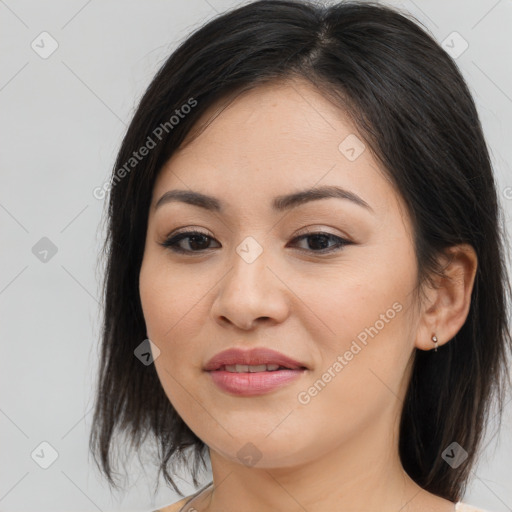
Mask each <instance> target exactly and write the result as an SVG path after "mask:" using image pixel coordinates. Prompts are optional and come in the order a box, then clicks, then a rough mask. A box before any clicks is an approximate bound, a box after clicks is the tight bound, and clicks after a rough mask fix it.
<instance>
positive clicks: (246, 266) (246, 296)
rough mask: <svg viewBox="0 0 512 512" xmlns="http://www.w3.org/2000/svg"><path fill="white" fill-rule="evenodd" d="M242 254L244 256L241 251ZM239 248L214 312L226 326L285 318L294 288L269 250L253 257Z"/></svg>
mask: <svg viewBox="0 0 512 512" xmlns="http://www.w3.org/2000/svg"><path fill="white" fill-rule="evenodd" d="M240 254H242V256H241V255H240ZM240 254H239V253H237V252H235V253H234V255H233V257H232V258H231V261H230V263H231V268H230V269H229V270H228V272H227V273H226V274H225V275H224V277H223V278H222V279H221V280H220V282H219V285H218V288H217V295H216V297H215V299H214V301H213V304H212V309H211V314H212V316H213V319H214V321H215V322H217V323H219V324H221V325H222V326H223V327H226V326H227V325H234V326H236V327H238V328H239V329H243V330H251V329H254V328H255V327H257V325H258V324H260V323H262V322H263V323H267V324H269V325H274V324H278V323H280V322H283V321H284V320H285V319H286V318H287V317H288V315H289V308H290V304H291V300H290V291H289V288H288V287H287V286H286V284H285V282H284V280H283V279H282V277H280V276H279V272H278V271H276V269H274V268H272V267H276V265H274V263H273V262H272V261H270V260H271V258H270V257H267V252H266V251H263V252H262V253H261V254H259V256H258V257H257V258H256V259H254V261H251V259H247V258H245V257H244V254H243V252H240Z"/></svg>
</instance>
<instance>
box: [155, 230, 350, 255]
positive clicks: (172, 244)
mask: <svg viewBox="0 0 512 512" xmlns="http://www.w3.org/2000/svg"><path fill="white" fill-rule="evenodd" d="M191 236H202V237H205V238H207V239H210V240H214V238H213V237H211V236H209V235H208V234H206V233H203V232H201V231H185V232H183V233H178V234H176V235H174V236H172V237H169V238H168V239H167V240H165V242H163V243H161V244H160V245H162V246H163V247H166V248H168V249H170V250H171V251H173V252H176V253H179V254H191V253H201V252H204V251H206V250H208V249H203V250H199V251H190V250H188V249H183V248H181V247H179V246H178V245H177V244H178V243H179V242H180V241H181V240H184V239H187V238H190V237H191ZM312 236H323V237H327V238H329V239H331V240H336V241H337V245H336V246H334V247H331V248H328V249H321V250H319V251H315V250H312V249H299V250H300V251H305V252H310V253H314V254H320V255H323V254H330V253H333V252H336V251H340V250H342V249H343V248H344V247H345V246H346V245H350V244H352V242H350V241H349V240H346V239H345V238H341V237H339V236H336V235H333V234H332V233H327V232H323V231H313V232H311V233H305V234H303V235H299V236H297V237H295V238H294V239H293V240H292V242H293V241H297V240H303V239H306V238H309V237H312Z"/></svg>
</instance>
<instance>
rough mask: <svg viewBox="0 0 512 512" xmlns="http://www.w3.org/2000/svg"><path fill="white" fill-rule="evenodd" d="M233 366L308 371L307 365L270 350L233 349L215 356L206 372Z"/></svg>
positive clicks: (208, 363) (207, 366)
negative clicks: (262, 366) (273, 367)
mask: <svg viewBox="0 0 512 512" xmlns="http://www.w3.org/2000/svg"><path fill="white" fill-rule="evenodd" d="M231 365H248V366H259V365H278V366H279V367H282V368H285V369H289V370H300V369H307V367H306V365H305V364H303V363H301V362H299V361H296V360H294V359H292V358H290V357H288V356H285V355H284V354H281V353H280V352H276V351H275V350H271V349H269V348H253V349H240V348H231V349H228V350H224V351H222V352H219V353H218V354H216V355H215V356H213V357H212V358H211V359H210V360H209V361H208V362H207V363H206V365H205V367H204V370H205V371H208V372H211V371H218V370H222V369H225V367H226V366H231Z"/></svg>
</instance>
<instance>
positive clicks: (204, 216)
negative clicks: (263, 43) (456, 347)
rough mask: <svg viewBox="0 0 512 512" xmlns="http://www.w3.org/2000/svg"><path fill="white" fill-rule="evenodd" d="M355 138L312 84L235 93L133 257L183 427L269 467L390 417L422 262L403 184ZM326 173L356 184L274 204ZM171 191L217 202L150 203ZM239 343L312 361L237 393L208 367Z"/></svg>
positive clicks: (329, 183)
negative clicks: (138, 259)
mask: <svg viewBox="0 0 512 512" xmlns="http://www.w3.org/2000/svg"><path fill="white" fill-rule="evenodd" d="M362 144H363V142H362V138H361V136H359V135H358V133H357V131H356V129H355V128H354V126H353V125H352V123H351V122H350V120H349V119H348V118H347V117H346V116H345V115H344V114H343V113H342V112H341V111H340V110H339V109H338V108H337V107H336V106H334V105H333V104H332V103H331V102H329V101H328V100H327V99H325V98H324V97H323V96H322V95H321V94H320V93H319V92H318V91H316V90H315V89H314V88H312V87H311V86H310V85H308V84H306V83H303V82H292V83H288V84H284V83H282V84H279V85H276V84H274V85H266V86H263V87H259V88H257V89H255V90H252V91H250V92H246V93H244V94H243V95H241V96H238V97H237V98H236V100H235V101H233V102H232V103H231V104H230V105H229V106H228V107H227V108H226V109H225V110H223V111H222V113H221V114H220V115H219V116H217V117H216V118H215V120H214V121H213V122H212V123H211V124H210V125H209V126H208V127H207V128H206V129H205V130H204V131H203V132H202V133H201V134H200V135H199V136H198V137H197V138H195V139H193V140H192V142H191V143H190V144H189V145H187V146H186V147H185V148H184V149H183V150H181V151H179V152H177V153H175V154H174V155H173V157H172V158H171V159H170V160H169V161H168V162H167V163H166V165H165V166H164V167H163V169H162V170H161V172H160V174H159V176H158V178H157V180H156V183H155V186H154V190H153V198H152V203H151V207H150V212H149V220H148V228H147V237H146V245H145V252H144V258H143V263H142V268H141V272H140V296H141V302H142V307H143V312H144V318H145V322H146V327H147V334H148V337H149V339H150V340H151V341H152V342H153V343H154V344H155V345H156V346H157V347H158V348H159V350H160V355H159V356H158V357H157V359H156V360H155V366H156V371H157V373H158V376H159V378H160V380H161V384H162V387H163V389H164V391H165V393H166V395H167V397H168V398H169V400H170V401H171V403H172V405H173V406H174V408H175V409H176V411H177V412H178V414H179V415H180V416H181V417H182V418H183V420H184V421H185V422H186V423H187V425H188V426H189V428H190V429H191V430H192V431H194V433H195V434H196V435H197V436H198V437H199V438H201V439H202V440H203V441H204V442H205V443H206V444H207V445H208V446H209V447H210V450H211V451H212V450H213V451H214V452H215V453H216V454H218V455H220V456H222V457H224V458H226V459H230V460H232V461H240V460H241V459H240V457H241V454H242V455H243V453H244V450H245V451H247V450H249V451H250V450H253V452H254V453H253V454H252V455H254V456H256V457H258V458H260V457H261V458H260V460H259V462H258V465H259V466H261V467H269V468H270V467H279V466H281V467H284V466H292V465H297V464H302V463H306V462H308V461H309V460H312V459H313V458H315V457H319V456H321V455H322V454H326V453H329V452H330V451H332V450H333V447H340V446H342V445H347V446H348V445H349V444H350V443H352V445H353V443H354V442H355V440H356V439H358V438H361V436H363V435H364V436H365V438H366V442H370V443H378V442H379V440H382V439H388V440H389V438H390V437H389V436H390V433H391V432H392V431H393V429H395V428H396V426H397V420H398V417H399V410H400V408H401V403H402V402H401V400H400V399H397V397H401V396H402V395H403V393H404V391H405V389H406V385H407V382H408V377H409V370H410V362H411V361H410V356H411V354H412V351H413V349H414V343H415V333H416V329H417V326H418V314H417V308H416V304H415V302H414V301H415V299H414V297H415V295H414V288H415V285H416V279H417V267H416V260H415V254H414V248H413V242H412V230H411V224H410V219H409V217H408V216H407V215H406V213H405V211H406V210H405V207H404V205H403V203H402V201H401V198H400V197H399V196H398V194H397V193H396V191H395V190H394V188H393V187H392V185H391V183H390V182H389V180H387V179H386V178H385V175H384V173H383V172H382V170H381V169H380V168H379V165H378V163H377V161H376V159H375V158H374V157H373V156H372V154H371V152H370V149H369V148H368V146H366V147H364V146H363V145H362ZM322 187H338V189H343V190H344V191H346V192H348V193H349V194H348V196H350V197H351V198H350V197H349V198H347V197H346V196H347V194H345V197H340V196H331V197H323V198H319V197H316V198H314V199H311V198H310V200H307V201H302V202H293V204H288V205H287V206H288V207H287V208H285V206H286V204H283V202H281V204H280V206H281V207H280V208H275V207H274V206H275V205H274V200H275V199H276V198H278V197H280V196H286V195H289V194H294V193H296V192H298V191H304V190H309V189H314V190H318V189H320V188H322ZM173 190H185V191H189V192H190V191H194V192H199V193H201V194H205V195H208V196H212V197H214V198H215V199H216V200H217V201H218V203H219V206H220V207H219V209H218V210H215V209H209V208H206V207H204V206H199V205H197V204H195V205H194V204H189V203H186V202H183V201H180V200H172V201H171V200H169V201H167V202H162V203H161V204H160V205H159V206H158V207H156V208H155V206H156V203H157V202H158V200H159V199H160V198H161V197H162V196H163V195H164V194H165V193H166V192H169V191H173ZM191 231H192V232H193V231H198V232H199V233H200V234H199V235H198V234H195V235H194V234H192V235H191V236H190V235H189V237H188V238H187V237H185V238H183V237H182V238H181V239H176V235H177V234H183V233H186V232H191ZM312 233H314V235H312ZM166 241H169V244H168V245H167V246H166V245H165V244H166ZM232 347H236V348H242V349H248V348H254V347H265V348H271V349H273V350H276V351H278V352H281V353H282V354H285V355H286V356H288V357H290V358H292V359H294V360H295V361H298V362H300V363H301V365H302V366H305V367H306V368H307V369H306V370H304V371H302V372H297V374H296V375H295V377H294V378H293V379H292V380H290V381H288V382H287V383H285V384H283V385H281V386H279V387H277V388H272V389H270V390H267V391H265V392H259V393H258V392H256V393H254V394H252V395H239V394H236V393H233V392H231V391H226V390H224V389H221V388H219V387H218V386H217V385H216V384H215V383H214V379H213V378H212V374H211V372H207V371H205V370H204V367H205V365H206V363H207V362H208V361H209V360H210V359H211V358H212V357H213V356H214V355H216V354H217V353H219V352H221V351H223V350H225V349H228V348H232ZM369 440H370V441H369ZM248 443H251V444H250V445H249V444H248ZM240 450H242V451H241V452H240Z"/></svg>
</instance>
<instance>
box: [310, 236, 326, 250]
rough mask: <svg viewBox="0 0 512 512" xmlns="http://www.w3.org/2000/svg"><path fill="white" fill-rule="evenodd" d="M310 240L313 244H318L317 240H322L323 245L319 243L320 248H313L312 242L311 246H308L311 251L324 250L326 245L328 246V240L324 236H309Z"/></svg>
mask: <svg viewBox="0 0 512 512" xmlns="http://www.w3.org/2000/svg"><path fill="white" fill-rule="evenodd" d="M310 239H313V241H314V242H315V241H316V242H318V240H319V239H323V241H324V243H323V244H322V243H320V244H319V245H320V247H318V246H317V247H315V243H314V242H313V244H311V243H310V244H309V246H310V247H311V248H312V249H326V248H327V247H328V244H329V240H328V237H327V236H326V235H310Z"/></svg>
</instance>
